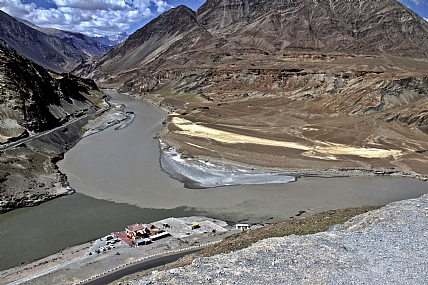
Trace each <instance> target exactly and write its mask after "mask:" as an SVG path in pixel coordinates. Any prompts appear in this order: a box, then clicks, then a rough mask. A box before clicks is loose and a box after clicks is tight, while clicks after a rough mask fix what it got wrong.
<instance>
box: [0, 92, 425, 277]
mask: <svg viewBox="0 0 428 285" xmlns="http://www.w3.org/2000/svg"><path fill="white" fill-rule="evenodd" d="M113 101H114V102H116V103H121V104H125V105H126V106H127V108H126V111H132V112H134V113H135V120H134V122H133V123H132V124H131V125H130V126H128V127H127V128H124V129H121V130H115V129H114V128H109V129H107V130H105V131H103V132H100V133H97V134H94V135H91V136H89V137H86V138H84V139H83V140H81V141H80V142H79V143H78V144H77V145H76V146H75V147H74V148H73V149H71V150H70V151H68V152H67V153H66V155H65V158H64V160H62V161H61V162H60V163H59V167H60V169H61V171H62V172H64V173H66V174H67V176H68V179H69V182H70V185H71V186H72V187H73V188H74V189H75V190H76V191H77V194H74V195H72V196H69V197H62V198H58V199H55V200H52V201H49V202H47V203H44V204H42V205H40V206H37V207H34V208H25V209H18V210H15V211H12V212H9V213H6V214H3V215H0V228H1V233H0V234H1V237H0V238H1V248H0V256H1V260H0V270H2V269H6V268H10V267H13V266H17V265H19V263H20V262H23V261H30V260H34V259H38V258H41V257H44V256H47V255H49V254H52V253H55V252H57V251H59V250H61V249H63V248H65V247H68V246H72V245H75V244H79V243H83V242H86V241H89V240H94V239H96V238H98V237H101V236H104V235H106V234H108V233H110V232H112V231H118V230H123V229H124V228H125V227H126V226H127V225H129V224H133V223H137V222H142V223H149V222H152V221H155V220H160V219H163V218H166V217H170V216H175V217H179V216H190V215H207V216H210V217H213V218H218V219H222V220H226V221H231V222H238V221H247V222H249V223H265V222H267V221H278V220H283V219H287V218H289V217H292V216H295V215H296V214H297V213H298V212H299V211H301V210H305V211H307V212H308V213H314V212H320V211H324V210H329V209H335V208H343V207H352V206H362V205H381V204H386V203H389V202H392V201H397V200H402V199H407V198H413V197H419V196H421V195H422V194H424V193H428V189H427V188H428V187H427V186H428V184H426V183H425V182H422V181H418V180H414V179H410V178H393V177H346V178H303V179H299V180H298V181H297V182H293V183H287V184H269V185H235V186H224V187H216V188H207V189H188V188H185V187H184V186H183V184H182V183H181V182H179V181H177V180H175V179H172V178H170V176H169V175H168V174H167V173H165V172H164V171H162V169H161V167H160V152H159V143H158V140H157V139H154V137H155V136H156V133H157V132H158V131H160V130H161V128H162V121H163V120H164V119H165V117H166V115H167V114H166V113H165V112H164V111H162V110H160V109H158V108H157V107H155V106H154V105H152V104H150V103H148V102H145V101H142V100H139V99H135V98H132V97H129V96H124V95H119V94H113ZM206 175H207V176H209V175H210V174H209V173H206Z"/></svg>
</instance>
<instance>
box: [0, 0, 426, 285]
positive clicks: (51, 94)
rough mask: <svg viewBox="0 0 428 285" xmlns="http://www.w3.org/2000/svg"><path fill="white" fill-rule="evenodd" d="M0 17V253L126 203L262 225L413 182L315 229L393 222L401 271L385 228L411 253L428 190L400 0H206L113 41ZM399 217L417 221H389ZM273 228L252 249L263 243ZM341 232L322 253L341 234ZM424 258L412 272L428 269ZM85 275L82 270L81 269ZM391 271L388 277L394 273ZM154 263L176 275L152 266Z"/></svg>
mask: <svg viewBox="0 0 428 285" xmlns="http://www.w3.org/2000/svg"><path fill="white" fill-rule="evenodd" d="M125 4H126V5H131V4H129V3H125ZM125 4H124V5H125ZM132 5H133V4H132ZM0 18H1V20H2V21H1V26H0V45H1V46H0V69H1V70H0V71H1V73H0V91H1V93H0V103H1V105H0V119H1V122H0V144H1V145H0V150H1V152H0V183H1V184H0V212H1V213H2V215H1V216H0V226H4V225H7V229H8V232H9V233H10V234H8V236H7V237H6V238H4V237H3V236H2V237H1V238H2V242H3V240H4V241H5V242H4V244H7V245H8V246H7V248H6V247H4V248H2V249H1V250H2V254H7V255H8V256H10V258H9V259H8V261H7V262H8V264H9V265H10V264H13V265H11V266H17V265H18V264H19V263H21V262H24V263H25V262H29V261H33V260H37V259H39V258H42V257H45V256H46V255H49V254H52V253H53V252H57V251H58V248H65V247H67V246H72V245H76V244H83V243H85V242H88V241H90V240H94V239H98V238H99V237H100V236H102V235H104V231H106V232H105V234H107V233H108V232H109V231H111V230H116V228H118V227H123V226H126V224H124V223H128V224H130V220H131V219H140V218H141V219H143V218H144V219H151V220H144V221H142V220H138V221H135V222H154V221H155V220H161V219H164V218H166V217H168V216H172V215H174V216H186V214H187V215H189V216H190V215H205V216H207V217H210V218H213V219H219V220H223V221H227V222H228V223H229V224H231V225H232V224H235V223H240V222H246V223H250V224H254V225H256V224H257V225H260V226H266V225H268V224H271V223H273V222H278V221H281V220H287V219H295V220H298V219H300V216H301V215H302V214H303V215H304V216H305V215H309V214H313V213H319V212H323V211H328V210H331V209H338V208H347V207H356V206H364V205H384V204H388V203H391V202H394V201H401V200H404V199H409V198H415V200H409V201H402V202H397V203H396V204H391V205H389V206H387V207H385V208H382V209H381V210H380V211H377V212H373V213H372V212H370V213H368V214H367V215H365V216H361V217H357V218H356V220H354V221H351V222H350V224H351V225H350V227H349V228H346V229H345V230H344V231H343V232H342V231H340V230H338V231H336V230H333V231H332V232H326V233H323V234H321V235H320V236H323V242H322V243H321V244H323V246H325V247H326V248H330V247H329V246H330V245H329V240H330V239H331V240H333V236H339V235H340V236H342V234H343V240H346V239H347V238H348V237H350V236H354V235H353V229H354V228H359V229H361V231H363V232H364V233H365V232H370V235H369V234H368V235H366V236H364V237H363V238H361V240H363V242H362V244H367V243H368V242H367V240H366V238H367V237H370V238H371V237H373V238H374V239H376V242H377V239H378V236H382V235H384V234H385V233H386V232H388V229H389V228H388V227H391V228H393V229H395V228H397V229H398V228H399V230H400V234H402V236H403V237H406V240H405V241H404V238H403V241H401V240H400V239H397V236H396V235H391V237H392V238H391V241H390V242H387V243H379V248H380V249H383V248H385V251H386V252H388V253H391V256H393V257H391V258H390V259H387V260H386V261H385V260H384V259H382V261H381V262H379V263H377V264H379V266H380V267H379V268H380V269H379V271H382V270H381V269H382V268H383V269H385V268H388V270H389V268H394V270H397V272H401V273H403V274H404V273H405V272H407V271H406V270H407V269H406V265H400V266H401V267H400V268H397V267H396V266H395V265H391V264H393V263H394V264H398V263H397V262H395V260H396V257H397V256H398V255H397V254H396V252H392V251H391V248H389V247H388V246H389V244H397V246H396V247H395V248H401V247H400V246H401V245H403V248H404V250H403V251H406V250H407V251H408V252H412V254H410V255H411V256H410V257H409V258H414V260H416V261H414V260H413V259H412V262H414V264H420V263H418V262H419V259H417V258H419V257H418V255H417V254H415V249H416V248H419V247H418V246H417V245H416V242H414V241H410V242H407V238H408V236H412V234H413V231H414V233H415V236H417V237H418V239H419V238H421V236H422V235H423V233H422V230H421V229H423V227H422V226H421V225H423V224H424V223H425V224H426V221H425V220H426V215H425V214H426V208H424V207H425V206H422V207H420V205H426V196H422V197H421V198H417V197H420V196H421V195H423V194H425V193H427V189H428V188H427V184H426V182H425V181H426V180H427V179H428V163H427V162H428V96H427V95H428V50H427V48H426V47H427V46H428V22H427V21H426V20H424V19H422V18H421V17H420V16H418V15H417V14H416V13H414V12H413V11H412V10H410V9H409V8H407V7H406V6H404V5H403V4H401V3H400V2H398V1H396V0H384V1H377V0H359V1H356V0H351V1H337V0H318V1H312V0H286V1H284V0H272V1H255V0H242V1H235V0H224V1H223V0H221V1H220V0H207V1H205V3H204V4H203V5H202V6H201V7H200V8H198V9H197V10H195V11H194V10H192V9H190V8H188V7H186V6H183V5H181V6H178V7H174V8H171V9H169V10H167V11H166V12H164V13H160V14H159V16H157V17H156V18H154V19H153V20H152V21H150V22H149V23H147V24H146V25H144V26H142V27H141V28H140V29H138V30H136V31H135V32H134V33H133V34H131V35H129V37H127V38H126V40H124V41H123V42H121V43H118V45H117V46H115V47H111V46H107V45H104V44H101V43H100V42H96V40H95V38H97V37H92V38H89V37H87V36H84V35H81V34H80V35H79V34H77V33H73V32H68V31H61V30H56V29H45V28H41V27H37V26H35V25H33V24H31V23H30V22H26V21H24V20H18V19H15V18H13V17H11V16H9V15H8V14H6V13H4V12H3V11H0ZM121 35H122V36H124V37H126V36H127V34H126V33H123V34H121ZM107 39H108V38H107V37H105V38H104V40H106V41H107ZM118 40H119V39H118ZM29 42H32V43H34V44H33V45H29V44H28V43H29ZM112 126H115V128H113V127H112ZM102 130H103V131H102ZM100 131H102V132H100ZM292 181H294V182H292ZM288 182H292V183H288ZM183 186H184V187H183ZM75 192H77V194H75V195H73V196H72V198H73V199H71V197H63V198H59V199H54V200H53V201H50V202H48V203H44V202H46V201H48V200H52V199H53V198H57V197H59V196H64V195H69V194H73V193H75ZM67 199H68V200H67ZM66 201H69V202H66ZM40 204H41V205H40ZM36 205H38V206H37V207H36V208H33V209H25V207H31V206H36ZM17 208H23V209H18V210H16V209H17ZM391 209H395V210H391ZM397 209H398V210H397ZM400 209H401V210H403V213H404V212H406V217H403V216H400V213H401V212H400ZM45 210H46V212H45ZM6 212H8V213H6ZM32 213H37V214H36V216H35V217H33V215H32ZM372 215H373V216H372ZM38 217H43V218H40V219H38ZM377 217H379V219H378V218H377ZM327 218H328V217H327ZM42 219H45V220H43V221H42ZM372 219H373V220H374V221H376V222H375V223H374V222H373V223H371V222H370V221H372ZM384 219H385V222H379V221H384ZM410 219H413V220H415V221H417V225H416V224H415V225H412V226H414V227H413V228H410V227H406V226H403V225H402V224H400V221H401V220H403V221H404V220H405V221H406V222H405V224H408V223H409V220H410ZM29 221H31V223H32V225H31V226H28V225H29V224H28V223H27V222H29ZM358 221H361V224H358V223H359V222H358ZM367 221H369V222H367ZM104 222H105V224H104ZM378 222H379V223H378ZM367 223H368V224H367ZM383 223H384V224H383ZM23 225H27V226H26V228H25V229H24V228H22V226H23ZM58 225H59V226H58ZM383 226H385V227H386V228H388V229H387V230H385V228H384V227H383ZM59 228H60V229H59ZM88 229H91V230H88ZM26 230H28V234H29V235H31V236H37V238H38V239H39V240H41V242H40V247H39V248H38V251H37V252H36V253H34V255H33V254H32V253H31V254H28V255H25V257H22V258H21V257H17V258H15V256H13V253H11V252H14V251H16V250H18V248H19V247H20V245H21V244H23V243H25V242H26V241H25V240H26V237H25V236H24V235H17V234H14V233H21V232H25V231H26ZM5 232H6V231H2V235H3V233H5ZM339 232H340V233H339ZM15 236H19V237H15ZM324 236H326V237H325V238H324ZM64 237H66V238H64ZM355 237H356V238H358V239H360V236H359V235H355ZM293 238H294V237H293ZM312 238H314V239H317V236H316V235H315V237H314V236H312V235H311V236H309V237H307V239H305V238H304V237H303V238H302V239H298V241H297V242H302V248H298V249H297V251H298V252H303V251H305V252H306V250H308V252H309V250H311V249H314V250H316V246H314V244H316V243H312V245H307V244H306V243H305V242H306V240H309V239H312ZM238 239H239V240H240V242H241V241H242V240H245V238H242V240H241V239H240V238H238ZM341 239H342V238H341ZM46 240H55V242H52V244H51V245H50V244H49V243H46ZM285 240H286V239H281V240H279V239H278V240H275V241H272V240H268V241H263V242H262V247H263V246H265V245H266V246H267V247H269V248H270V250H271V251H273V252H276V250H273V248H275V244H283V242H284V241H285ZM296 240H297V239H296ZM324 241H326V244H327V245H325V244H324ZM340 242H341V241H340V240H336V239H334V244H335V245H334V246H333V247H332V248H330V249H331V251H332V252H333V253H334V254H336V253H338V252H342V253H343V252H344V251H346V252H348V251H347V249H346V248H347V247H348V248H353V245H352V243H351V245H350V244H349V243H348V244H347V245H346V247H341V245H340ZM16 244H17V246H15V245H16ZM303 244H304V246H303ZM421 244H423V243H421ZM54 246H55V247H54ZM256 246H258V245H256ZM84 247H86V248H85V249H87V248H88V247H87V246H86V245H85V246H82V247H81V248H84ZM53 248H55V250H54V251H52V250H53ZM323 248H324V247H323ZM342 249H343V250H342ZM82 250H84V249H82ZM156 250H157V249H156ZM370 250H371V249H368V252H370ZM376 250H377V249H376ZM423 250H424V249H423ZM423 250H420V252H424V251H423ZM245 252H246V251H243V252H240V253H239V254H241V253H245ZM317 252H319V249H318V251H317ZM358 252H362V254H363V255H366V254H367V252H365V251H358ZM247 253H248V252H247ZM67 254H70V252H68V253H67ZM71 254H74V253H73V252H71ZM249 254H250V255H251V253H249ZM317 254H318V253H316V254H314V256H316V255H317ZM334 254H332V256H333V255H334ZM310 255H312V254H310ZM58 256H59V255H58ZM236 256H238V255H236ZM243 256H244V255H243ZM281 256H286V254H285V253H283V252H281ZM320 256H322V255H320ZM347 256H348V253H347ZM349 256H350V258H351V259H350V260H352V258H354V256H353V255H351V254H349ZM379 256H380V255H379ZM54 258H56V257H51V258H48V259H47V260H50V261H48V262H51V261H52V260H53V259H54ZM67 258H68V259H72V257H70V256H67ZM121 258H124V260H126V258H127V256H123V257H122V256H121V257H120V258H118V259H121ZM130 258H131V259H133V258H136V257H135V256H130ZM243 258H244V259H245V258H248V259H246V260H251V262H254V261H253V259H251V258H250V257H248V256H244V257H243ZM305 258H306V257H305ZM406 258H407V257H406ZM220 259H221V258H220ZM220 259H218V260H220ZM244 259H243V260H244ZM357 259H358V258H357ZM279 260H280V261H279V263H280V264H282V265H284V264H285V263H286V262H288V261H284V260H285V259H279ZM305 260H306V259H305ZM54 261H56V260H54ZM244 261H245V260H244ZM389 261H391V262H392V261H393V262H392V263H391V264H386V263H384V262H389ZM221 262H224V261H221ZM272 262H273V263H272V264H273V265H272V266H274V265H275V264H276V263H275V262H276V260H273V261H272ZM315 263H316V262H315ZM356 263H357V264H360V263H361V264H363V263H364V262H362V261H361V260H358V261H357V262H356ZM8 264H1V268H2V269H7V268H9V267H10V266H9V265H8ZM34 264H35V263H32V264H29V265H28V266H27V267H25V264H23V267H22V268H30V267H31V268H33V267H34V266H35V265H34ZM195 264H201V266H202V268H208V267H210V266H211V265H210V264H209V262H208V265H206V264H205V263H203V262H201V261H200V260H199V259H198V260H197V261H195ZM317 264H318V263H317ZM329 264H336V263H330V262H329ZM400 264H401V263H400ZM409 264H413V263H409ZM282 265H281V266H282ZM37 266H38V265H37ZM37 266H35V267H37ZM96 266H98V265H96ZM236 266H237V265H236V264H234V265H232V267H231V268H235V267H236ZM284 266H285V265H284ZM299 266H300V265H299ZM77 267H79V266H77ZM220 267H221V265H220ZM238 267H239V266H238ZM253 267H257V265H254V266H253ZM333 267H334V268H333V269H332V270H333V271H334V272H337V270H339V269H341V267H340V265H337V264H336V265H333ZM360 267H361V268H363V269H362V270H363V271H364V270H365V271H364V272H368V270H366V269H365V267H364V266H360ZM421 267H422V266H420V267H418V266H415V267H414V268H412V270H413V269H414V270H415V271H414V272H416V273H415V274H416V275H417V276H418V278H419V279H420V280H423V279H424V277H423V276H424V275H423V274H424V273H421V272H419V271H418V270H419V268H421ZM242 268H244V267H242ZM287 268H288V267H287ZM296 268H297V267H296ZM403 268H404V269H403ZM98 269H99V270H100V272H101V271H103V270H104V269H105V270H108V268H102V266H100V267H99V268H98ZM235 269H236V268H235ZM265 269H266V268H265ZM348 269H349V268H348ZM348 269H347V270H348ZM13 270H14V269H13ZM13 270H12V271H9V273H10V272H12V273H11V274H12V275H13V274H15V273H14V272H15V271H13ZM23 270H24V271H25V270H26V269H23ZM74 270H76V269H74ZM186 270H187V269H186ZM186 270H179V271H182V272H185V271H186ZM204 270H205V269H204ZM245 270H247V269H245ZM266 270H267V269H266ZM335 270H336V271H335ZM349 270H351V269H349ZM208 271H209V270H208V269H207V272H208ZM253 271H254V270H253ZM351 271H352V270H351ZM16 272H19V274H22V272H20V269H19V268H18V269H17V271H16ZM266 272H267V271H266ZM281 272H288V271H286V270H284V271H281ZM298 272H303V271H301V270H300V271H298ZM347 272H348V271H347ZM349 272H350V271H349ZM382 272H383V271H382ZM412 272H413V271H412ZM9 273H7V274H9ZM81 273H82V277H81V280H83V279H84V277H83V276H86V275H87V273H88V272H87V271H85V270H83V271H82V272H81ZM170 273H171V274H170V275H174V274H176V273H177V275H176V277H177V279H175V280H180V278H181V277H178V276H179V275H178V271H174V272H170ZM249 273H252V272H249ZM61 274H62V273H58V276H57V278H58V280H60V279H61V278H63V277H64V276H66V275H67V274H68V273H66V274H64V275H61ZM183 274H184V273H183ZM185 274H188V275H189V276H190V275H191V274H190V273H185ZM245 274H246V273H245ZM296 274H297V273H296ZM299 274H300V273H299ZM311 274H312V273H311ZM373 274H374V275H376V273H373V272H370V273H368V277H367V279H364V278H365V277H364V278H363V279H361V280H372V279H370V278H371V276H372V275H373ZM403 274H398V275H397V276H398V277H397V278H398V279H394V280H401V281H403V283H405V281H406V280H404V279H400V278H407V277H406V275H405V274H404V275H403ZM297 275H298V274H297ZM297 275H296V276H297ZM399 275H400V276H401V275H403V276H404V277H400V276H399ZM22 276H25V274H22V275H20V277H22ZM67 276H68V277H70V276H69V275H67ZM299 276H300V275H299ZM311 276H312V275H311ZM313 276H316V274H314V275H313ZM376 276H377V275H376ZM391 276H392V275H391ZM391 276H386V275H385V276H383V275H382V278H383V277H385V278H390V277H391ZM235 277H236V276H235ZM392 277H394V276H392ZM392 277H391V278H392ZM8 278H10V280H14V279H13V277H11V275H9V277H8ZM44 278H46V280H48V281H49V276H45V277H44ZM156 278H158V279H156ZM159 278H160V279H159ZM162 278H165V280H172V279H174V278H175V277H170V276H169V275H168V274H167V273H165V274H164V273H159V274H158V273H156V274H153V275H152V276H151V277H148V278H147V280H149V279H150V280H155V279H156V280H161V279H162ZM168 278H172V279H168ZM191 278H194V279H195V280H196V279H197V277H195V276H192V277H191ZM213 278H220V277H219V276H217V277H213ZM233 278H234V277H230V279H229V280H233ZM266 278H267V279H263V281H260V283H269V282H268V281H267V280H270V279H269V276H268V277H266ZM275 278H276V277H275ZM278 278H279V279H278V280H280V281H281V280H282V281H284V280H286V279H281V278H285V277H284V276H282V277H278ZM293 278H294V277H293ZM296 278H297V277H296ZM299 278H300V279H299ZM301 278H303V277H301V276H300V277H298V278H297V279H293V280H297V281H298V280H303V279H301ZM311 278H312V277H311ZM382 278H381V279H382ZM394 278H395V277H394ZM198 280H199V279H198ZM218 280H220V279H218ZM221 280H225V279H221ZM248 280H251V278H248ZM260 280H262V279H260ZM275 280H276V279H275ZM278 280H276V281H278ZM326 280H327V279H326ZM329 280H330V279H329ZM341 280H342V279H341ZM391 280H392V279H391ZM48 281H47V282H48ZM205 281H206V280H205ZM297 281H296V282H297ZM40 282H45V279H41V281H40ZM70 282H71V283H72V281H70ZM73 282H74V281H73ZM76 282H77V281H76ZM79 282H80V281H79ZM177 282H178V281H177ZM274 283H275V282H274ZM357 283H358V282H357ZM363 283H364V282H363ZM393 283H394V282H393ZM171 284H174V281H171Z"/></svg>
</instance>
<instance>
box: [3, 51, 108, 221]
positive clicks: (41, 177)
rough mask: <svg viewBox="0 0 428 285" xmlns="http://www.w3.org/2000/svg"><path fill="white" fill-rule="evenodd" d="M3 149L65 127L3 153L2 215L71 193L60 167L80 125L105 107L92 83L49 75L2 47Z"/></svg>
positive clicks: (101, 95)
mask: <svg viewBox="0 0 428 285" xmlns="http://www.w3.org/2000/svg"><path fill="white" fill-rule="evenodd" d="M0 74H1V75H0V145H1V144H4V143H7V142H11V141H16V140H19V139H21V138H23V137H28V136H30V134H32V136H35V135H36V134H37V133H39V132H42V131H45V130H51V129H53V128H55V127H58V126H63V125H64V124H65V123H69V122H70V120H72V119H75V118H81V120H78V121H76V122H74V123H71V122H70V124H67V125H66V127H64V128H62V129H58V130H56V131H53V132H50V133H48V134H46V135H44V136H41V137H35V138H33V139H31V140H28V141H25V142H24V143H21V144H20V145H18V146H16V147H15V148H10V149H8V148H4V146H2V148H1V151H0V213H3V212H6V211H9V210H12V209H14V208H17V207H24V206H34V205H37V204H40V203H42V202H44V201H46V200H50V199H52V198H55V197H58V196H61V195H68V194H71V193H72V192H73V190H72V189H71V188H69V187H67V186H68V184H67V181H66V177H65V175H63V174H62V173H60V172H59V171H58V169H57V167H56V162H57V161H58V160H59V159H60V158H61V157H62V155H63V153H64V152H65V151H66V150H68V149H69V148H71V147H72V146H73V145H74V144H75V143H77V142H78V140H79V139H80V137H81V128H82V126H83V125H84V124H85V123H86V122H87V121H88V120H89V119H91V118H92V117H93V116H97V114H96V111H97V110H99V109H100V108H101V107H104V102H103V97H104V94H103V93H102V92H101V91H99V90H98V87H97V86H96V84H95V83H94V82H93V81H92V80H89V79H80V78H77V77H75V76H71V75H59V74H55V73H49V72H48V71H46V70H45V69H44V68H42V67H41V66H39V65H37V64H35V63H33V62H31V61H30V60H28V59H26V58H24V57H23V56H21V55H19V54H17V53H14V52H11V51H9V50H8V49H6V48H4V47H1V46H0Z"/></svg>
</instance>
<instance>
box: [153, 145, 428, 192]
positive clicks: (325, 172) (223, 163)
mask: <svg viewBox="0 0 428 285" xmlns="http://www.w3.org/2000/svg"><path fill="white" fill-rule="evenodd" d="M158 139H159V148H160V152H161V161H162V159H163V158H164V157H168V156H169V157H170V159H171V157H173V156H179V157H180V159H181V161H183V162H185V163H186V164H187V165H186V166H192V165H193V167H194V168H196V167H201V166H200V164H210V166H213V168H217V169H219V168H229V169H232V171H230V173H233V170H237V171H240V170H243V171H248V172H251V171H257V172H263V173H265V174H266V175H270V174H280V175H286V176H291V177H294V178H295V180H294V181H291V180H290V181H287V182H282V183H292V182H298V180H299V179H300V178H310V177H316V178H341V177H343V178H346V177H379V176H390V177H397V178H411V179H417V180H420V181H427V180H428V178H427V177H426V176H423V175H421V174H418V173H415V172H404V171H401V170H400V169H396V168H374V169H368V168H330V169H282V168H275V167H265V166H259V165H254V164H246V163H242V162H238V161H233V160H228V159H224V158H222V159H219V158H216V157H211V156H202V155H200V156H191V155H184V154H183V153H181V152H180V151H179V150H177V148H175V147H173V146H171V145H169V144H168V143H167V142H165V141H164V140H162V139H161V138H158ZM161 167H162V170H163V171H165V172H166V173H168V174H169V175H170V177H171V178H173V179H177V180H179V181H180V182H182V183H184V184H185V187H186V188H201V189H204V188H212V187H221V186H230V185H244V184H245V183H244V184H217V185H215V186H205V187H204V186H201V185H200V184H199V183H198V181H195V180H194V179H192V177H188V176H187V177H186V176H184V175H183V174H182V173H180V175H181V176H183V177H182V178H177V174H176V173H170V171H168V170H166V169H165V168H164V167H163V165H162V164H161ZM189 182H190V183H189ZM274 183H275V182H274ZM280 183H281V182H280ZM249 184H250V183H249ZM254 184H269V182H265V183H254ZM275 184H276V183H275Z"/></svg>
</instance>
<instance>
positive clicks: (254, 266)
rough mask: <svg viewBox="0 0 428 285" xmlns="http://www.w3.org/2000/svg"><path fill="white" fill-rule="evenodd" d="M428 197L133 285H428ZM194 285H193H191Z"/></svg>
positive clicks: (197, 262)
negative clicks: (318, 231)
mask: <svg viewBox="0 0 428 285" xmlns="http://www.w3.org/2000/svg"><path fill="white" fill-rule="evenodd" d="M427 256H428V195H424V196H422V197H421V198H417V199H411V200H404V201H400V202H395V203H391V204H389V205H387V206H385V207H383V208H381V209H379V210H375V211H372V212H369V213H366V214H363V215H360V216H357V217H355V218H354V219H352V220H350V221H348V222H347V223H345V224H343V225H340V226H337V227H336V228H335V229H333V230H330V231H327V232H322V233H318V234H314V235H308V236H288V237H283V238H271V239H266V240H263V241H260V242H258V243H256V244H254V245H253V246H251V247H249V248H247V249H244V250H240V251H237V252H233V253H228V254H223V255H217V256H214V257H210V258H199V259H196V260H194V261H193V263H192V265H190V266H186V267H181V268H177V269H172V270H169V271H161V272H153V273H152V274H151V275H150V276H148V277H145V278H141V279H137V280H133V281H131V282H132V284H189V283H191V284H428V281H427V280H428V258H427ZM190 280H191V282H189V281H190Z"/></svg>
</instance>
